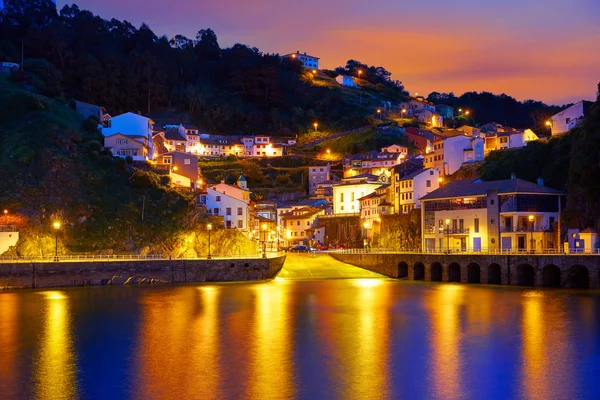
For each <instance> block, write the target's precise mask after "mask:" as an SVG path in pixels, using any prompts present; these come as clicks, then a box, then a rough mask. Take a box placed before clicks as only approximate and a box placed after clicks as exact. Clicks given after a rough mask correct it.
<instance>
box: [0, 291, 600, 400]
mask: <svg viewBox="0 0 600 400" xmlns="http://www.w3.org/2000/svg"><path fill="white" fill-rule="evenodd" d="M0 398H2V399H13V398H14V399H25V398H38V399H53V400H55V399H72V398H83V399H127V398H129V399H177V400H183V399H222V398H227V399H230V398H240V399H285V398H303V399H320V398H326V399H334V398H338V399H352V398H357V399H378V398H382V399H389V398H402V399H412V398H415V399H425V398H436V399H455V398H456V399H459V398H461V399H462V398H478V399H496V398H497V399H504V398H506V399H517V398H534V399H552V398H555V399H592V398H596V399H598V398H600V296H599V295H598V293H597V292H596V293H594V292H587V291H586V292H566V291H536V290H522V289H515V288H499V287H492V288H490V287H485V286H471V285H470V286H466V285H457V284H427V283H412V282H398V281H393V280H379V279H349V280H329V281H285V280H280V279H278V280H275V281H273V282H267V283H256V284H228V285H203V286H179V287H158V288H156V287H155V288H141V287H138V288H132V287H130V288H128V287H112V288H110V287H105V288H80V289H79V288H77V289H67V290H51V291H21V292H6V293H0Z"/></svg>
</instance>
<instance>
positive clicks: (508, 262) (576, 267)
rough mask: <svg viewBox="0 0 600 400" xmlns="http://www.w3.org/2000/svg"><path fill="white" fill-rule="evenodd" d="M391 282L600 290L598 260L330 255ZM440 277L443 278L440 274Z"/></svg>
mask: <svg viewBox="0 0 600 400" xmlns="http://www.w3.org/2000/svg"><path fill="white" fill-rule="evenodd" d="M330 255H331V256H332V257H333V258H335V259H336V260H338V261H341V262H344V263H347V264H351V265H355V266H357V267H361V268H364V269H368V270H369V271H373V272H377V273H379V274H383V275H386V276H389V277H391V278H406V279H411V280H413V279H414V280H429V281H442V282H452V281H456V282H462V283H494V284H502V285H521V286H540V287H544V286H546V287H589V288H592V289H600V256H598V255H583V254H582V255H535V254H526V255H515V254H510V255H484V254H481V255H478V254H416V253H397V254H394V253H382V254H377V253H376V252H373V253H367V254H346V253H330ZM439 272H441V273H439Z"/></svg>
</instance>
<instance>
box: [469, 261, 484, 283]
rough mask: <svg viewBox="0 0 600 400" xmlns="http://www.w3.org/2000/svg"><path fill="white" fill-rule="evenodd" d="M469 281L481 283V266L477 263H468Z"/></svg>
mask: <svg viewBox="0 0 600 400" xmlns="http://www.w3.org/2000/svg"><path fill="white" fill-rule="evenodd" d="M467 283H481V267H480V266H479V264H477V263H471V264H469V265H467Z"/></svg>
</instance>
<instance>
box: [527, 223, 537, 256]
mask: <svg viewBox="0 0 600 400" xmlns="http://www.w3.org/2000/svg"><path fill="white" fill-rule="evenodd" d="M528 219H529V223H530V224H531V228H530V229H529V252H530V253H533V252H534V250H533V229H534V227H535V223H534V219H535V217H534V216H533V215H530V216H529V218H528Z"/></svg>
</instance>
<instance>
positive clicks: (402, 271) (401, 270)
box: [398, 261, 408, 278]
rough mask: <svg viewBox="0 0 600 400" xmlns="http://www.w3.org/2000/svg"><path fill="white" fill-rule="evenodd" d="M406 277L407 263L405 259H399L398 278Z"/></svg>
mask: <svg viewBox="0 0 600 400" xmlns="http://www.w3.org/2000/svg"><path fill="white" fill-rule="evenodd" d="M406 277H408V264H407V263H406V261H401V262H399V263H398V278H406Z"/></svg>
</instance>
